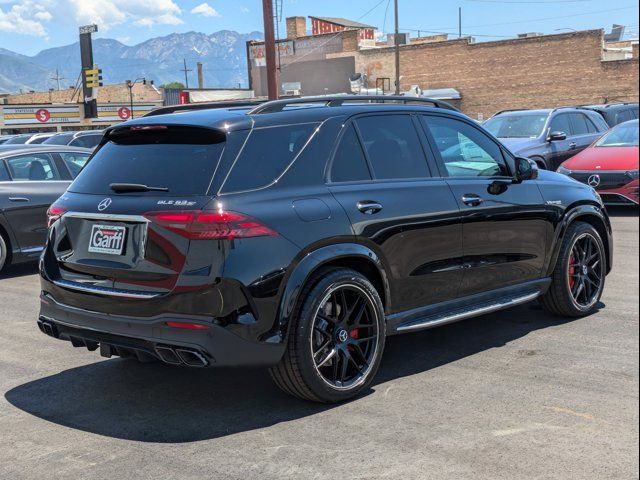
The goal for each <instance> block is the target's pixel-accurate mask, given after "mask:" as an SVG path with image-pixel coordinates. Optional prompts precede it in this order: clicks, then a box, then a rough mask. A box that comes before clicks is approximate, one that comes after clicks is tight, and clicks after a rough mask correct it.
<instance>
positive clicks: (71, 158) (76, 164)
mask: <svg viewBox="0 0 640 480" xmlns="http://www.w3.org/2000/svg"><path fill="white" fill-rule="evenodd" d="M60 156H61V157H62V160H64V163H65V165H66V166H67V168H68V169H69V172H70V173H71V177H73V178H76V177H77V176H78V174H79V173H80V170H82V167H84V165H85V164H86V163H87V160H89V155H88V154H86V153H76V152H64V153H60Z"/></svg>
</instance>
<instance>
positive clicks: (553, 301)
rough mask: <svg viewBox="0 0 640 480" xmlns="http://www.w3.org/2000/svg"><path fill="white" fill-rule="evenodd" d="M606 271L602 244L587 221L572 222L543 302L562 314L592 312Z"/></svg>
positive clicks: (566, 315)
mask: <svg viewBox="0 0 640 480" xmlns="http://www.w3.org/2000/svg"><path fill="white" fill-rule="evenodd" d="M606 273H607V258H606V254H605V248H604V244H603V243H602V239H601V237H600V234H599V233H598V231H597V230H596V229H595V228H594V227H593V226H592V225H591V224H589V223H585V222H579V221H578V222H574V223H572V224H571V225H570V226H569V228H568V229H567V232H566V234H565V236H564V239H563V241H562V246H561V247H560V253H559V254H558V260H557V261H556V265H555V268H554V270H553V274H552V276H551V280H552V281H551V286H550V287H549V290H548V291H547V292H546V293H545V294H544V295H543V296H542V297H541V298H540V303H542V306H543V307H544V308H545V309H546V310H547V311H549V312H550V313H553V314H554V315H559V316H563V317H581V316H584V315H588V314H590V313H593V312H594V311H595V309H596V307H597V305H598V302H599V301H600V297H601V296H602V292H603V290H604V284H605V279H606Z"/></svg>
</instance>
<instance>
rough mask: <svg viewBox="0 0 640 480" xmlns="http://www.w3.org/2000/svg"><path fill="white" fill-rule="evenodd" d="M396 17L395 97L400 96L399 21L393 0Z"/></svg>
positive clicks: (396, 6)
mask: <svg viewBox="0 0 640 480" xmlns="http://www.w3.org/2000/svg"><path fill="white" fill-rule="evenodd" d="M394 9H395V17H396V25H395V35H394V36H395V42H394V43H395V47H396V95H400V26H399V25H400V20H399V19H398V0H394Z"/></svg>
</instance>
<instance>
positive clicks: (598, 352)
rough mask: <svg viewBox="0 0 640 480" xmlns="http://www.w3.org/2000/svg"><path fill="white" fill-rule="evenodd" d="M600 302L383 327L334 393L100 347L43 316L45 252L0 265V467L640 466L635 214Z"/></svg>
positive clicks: (405, 470) (521, 470) (241, 470)
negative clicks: (588, 309)
mask: <svg viewBox="0 0 640 480" xmlns="http://www.w3.org/2000/svg"><path fill="white" fill-rule="evenodd" d="M611 213H612V221H613V225H614V235H615V264H614V270H613V272H612V274H611V275H610V276H609V277H608V278H607V285H606V289H605V294H604V297H603V299H602V304H601V306H600V307H601V308H600V309H599V311H598V312H597V313H595V314H593V315H591V316H589V317H587V318H582V319H578V320H566V319H561V318H556V317H552V316H550V315H548V314H546V313H545V312H543V311H542V310H541V309H540V307H539V306H538V305H537V304H536V303H534V304H530V305H525V306H521V307H518V308H515V309H512V310H508V311H503V312H500V313H497V314H492V315H487V316H484V317H480V318H476V319H471V320H467V321H464V322H461V323H458V324H454V325H449V326H445V327H441V328H438V329H434V330H429V331H425V332H420V333H415V334H410V335H403V336H399V337H393V338H391V339H389V341H388V344H387V348H386V351H385V354H384V359H383V365H382V368H381V370H380V372H379V374H378V377H377V378H376V380H375V383H374V385H373V387H372V388H371V389H370V391H368V392H367V393H366V394H365V395H363V396H362V397H361V398H358V399H357V400H355V401H352V402H350V403H347V404H344V405H339V406H320V405H315V404H312V403H306V402H301V401H298V400H295V399H293V398H290V397H288V396H287V395H285V394H283V393H281V392H280V391H279V390H278V389H277V388H276V387H275V386H274V385H273V384H272V383H271V380H270V378H269V376H268V374H267V372H266V371H263V370H239V369H230V370H189V369H183V368H176V367H166V366H163V365H161V364H139V363H137V362H134V361H130V360H122V359H117V358H113V359H103V358H101V357H100V356H99V355H98V353H97V352H88V351H87V350H85V349H74V348H72V347H71V345H70V344H69V343H67V342H61V341H58V340H55V339H52V338H49V337H46V336H45V335H43V334H42V333H40V331H39V330H38V329H37V327H36V318H37V312H38V293H39V285H38V277H37V275H36V270H35V267H34V266H33V265H26V266H19V267H13V268H11V269H10V270H9V271H8V272H7V273H6V274H4V275H3V276H1V277H0V479H3V480H4V479H7V480H8V479H11V480H13V479H29V480H32V479H74V480H76V479H85V478H91V479H94V478H96V479H97V478H100V479H104V478H110V479H129V478H136V479H140V480H142V479H160V478H162V479H164V478H167V479H201V478H215V479H218V478H220V479H275V478H293V479H298V478H300V479H336V480H339V479H403V480H404V479H430V478H434V479H436V478H437V479H449V478H451V479H509V480H514V479H581V480H582V479H597V480H603V479H634V478H638V248H639V247H638V210H637V209H632V210H624V209H617V210H613V211H612V212H611Z"/></svg>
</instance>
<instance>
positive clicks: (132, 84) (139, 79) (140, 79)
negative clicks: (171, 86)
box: [126, 77, 147, 119]
mask: <svg viewBox="0 0 640 480" xmlns="http://www.w3.org/2000/svg"><path fill="white" fill-rule="evenodd" d="M140 81H142V84H143V85H146V84H147V79H146V78H145V77H140V78H136V79H135V80H134V81H133V82H132V81H131V80H127V82H126V83H127V88H128V89H129V110H130V112H131V118H132V119H133V86H134V85H135V84H136V83H138V82H140Z"/></svg>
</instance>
